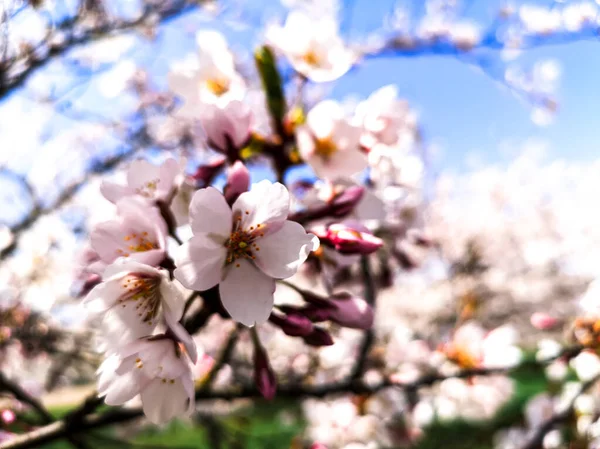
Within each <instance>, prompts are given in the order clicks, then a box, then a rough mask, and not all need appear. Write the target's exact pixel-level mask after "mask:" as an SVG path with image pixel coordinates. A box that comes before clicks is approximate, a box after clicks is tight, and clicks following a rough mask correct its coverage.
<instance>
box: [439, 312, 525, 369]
mask: <svg viewBox="0 0 600 449" xmlns="http://www.w3.org/2000/svg"><path fill="white" fill-rule="evenodd" d="M516 338H517V337H516V334H515V330H514V329H513V328H511V327H509V326H503V327H499V328H497V329H494V330H493V331H491V332H489V333H487V332H486V331H485V330H484V329H483V328H482V327H481V326H480V325H479V324H477V323H475V322H467V323H465V324H463V325H462V326H460V327H459V328H458V329H457V330H456V331H455V332H454V335H453V339H452V341H451V342H450V343H449V344H448V345H446V347H445V353H446V355H447V356H448V358H449V359H450V360H452V361H453V362H454V363H456V364H457V365H459V366H460V367H461V368H467V369H469V368H478V367H485V368H497V367H507V366H513V365H516V364H517V363H518V362H519V361H520V360H521V355H522V354H521V350H520V349H519V348H518V347H516V346H515V342H516Z"/></svg>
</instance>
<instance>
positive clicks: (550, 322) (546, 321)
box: [530, 312, 559, 330]
mask: <svg viewBox="0 0 600 449" xmlns="http://www.w3.org/2000/svg"><path fill="white" fill-rule="evenodd" d="M530 322H531V325H532V326H533V327H535V328H536V329H539V330H549V329H552V328H554V327H556V326H557V325H558V324H559V320H558V319H557V318H555V317H553V316H550V315H548V314H547V313H543V312H535V313H534V314H533V315H531V318H530Z"/></svg>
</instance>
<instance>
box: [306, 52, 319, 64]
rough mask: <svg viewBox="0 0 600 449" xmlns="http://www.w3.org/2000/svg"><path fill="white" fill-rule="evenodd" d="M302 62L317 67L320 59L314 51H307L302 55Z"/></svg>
mask: <svg viewBox="0 0 600 449" xmlns="http://www.w3.org/2000/svg"><path fill="white" fill-rule="evenodd" d="M302 60H303V61H304V62H306V63H307V64H308V65H312V66H319V65H320V64H321V58H320V57H319V55H318V54H317V53H316V52H315V51H314V50H308V51H307V52H306V53H304V54H303V55H302Z"/></svg>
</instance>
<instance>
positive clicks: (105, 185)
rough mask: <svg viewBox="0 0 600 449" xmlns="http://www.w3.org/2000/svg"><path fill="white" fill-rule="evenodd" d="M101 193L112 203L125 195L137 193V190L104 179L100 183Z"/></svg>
mask: <svg viewBox="0 0 600 449" xmlns="http://www.w3.org/2000/svg"><path fill="white" fill-rule="evenodd" d="M100 193H102V195H103V196H104V198H106V199H107V200H108V201H110V202H111V203H116V202H117V201H119V200H120V199H121V198H123V197H126V196H130V195H133V194H135V190H133V189H132V188H130V187H127V186H122V185H120V184H115V183H113V182H108V181H103V182H102V184H100Z"/></svg>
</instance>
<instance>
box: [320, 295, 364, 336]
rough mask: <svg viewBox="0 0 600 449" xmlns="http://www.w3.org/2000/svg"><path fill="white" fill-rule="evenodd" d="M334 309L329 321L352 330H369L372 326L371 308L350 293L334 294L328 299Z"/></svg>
mask: <svg viewBox="0 0 600 449" xmlns="http://www.w3.org/2000/svg"><path fill="white" fill-rule="evenodd" d="M330 301H331V303H333V305H334V306H335V308H334V309H333V310H332V311H331V314H330V316H331V318H330V319H331V321H334V322H336V323H338V324H340V325H342V326H344V327H349V328H352V329H370V328H371V326H373V319H374V313H373V308H372V307H371V306H370V305H369V304H367V302H366V301H365V300H364V299H362V298H358V297H356V296H353V295H351V294H350V293H346V292H344V293H336V294H335V295H333V296H332V297H331V298H330Z"/></svg>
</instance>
